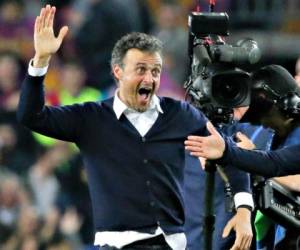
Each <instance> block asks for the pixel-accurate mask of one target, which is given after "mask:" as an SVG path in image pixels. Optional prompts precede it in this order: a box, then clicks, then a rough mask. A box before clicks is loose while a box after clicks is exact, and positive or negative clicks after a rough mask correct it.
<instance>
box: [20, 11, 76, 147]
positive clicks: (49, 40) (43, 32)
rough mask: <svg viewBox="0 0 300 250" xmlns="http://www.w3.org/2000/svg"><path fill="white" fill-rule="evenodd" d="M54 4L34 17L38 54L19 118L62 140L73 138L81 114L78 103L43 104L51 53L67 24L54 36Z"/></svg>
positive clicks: (23, 91) (24, 87) (27, 80)
mask: <svg viewBox="0 0 300 250" xmlns="http://www.w3.org/2000/svg"><path fill="white" fill-rule="evenodd" d="M55 11H56V9H55V7H51V6H50V5H47V6H46V7H45V8H42V9H41V12H40V15H39V16H38V17H37V18H36V20H35V26H34V48H35V56H34V59H33V60H31V62H30V66H29V70H28V71H29V72H28V73H29V74H28V75H27V76H26V77H25V80H24V81H23V84H22V88H21V96H20V101H19V107H18V111H17V119H18V121H19V122H20V123H22V124H23V125H25V126H27V127H29V128H30V129H32V130H34V131H36V132H39V133H42V134H44V135H48V136H51V137H54V138H57V139H60V140H67V141H74V138H75V136H76V134H77V128H78V127H79V124H80V120H81V119H80V117H78V115H77V112H78V111H79V110H80V106H79V105H74V106H72V107H71V106H66V107H47V106H44V88H43V80H44V75H45V74H46V72H47V67H48V64H49V61H50V58H51V55H53V54H54V53H56V51H57V50H58V49H59V47H60V45H61V43H62V41H63V38H64V36H65V35H66V33H67V31H68V28H67V27H63V28H62V29H61V30H60V32H59V35H58V37H55V36H54V32H53V21H54V15H55Z"/></svg>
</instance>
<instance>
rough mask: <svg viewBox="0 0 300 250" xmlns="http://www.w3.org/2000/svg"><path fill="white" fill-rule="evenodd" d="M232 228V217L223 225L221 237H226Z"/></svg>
mask: <svg viewBox="0 0 300 250" xmlns="http://www.w3.org/2000/svg"><path fill="white" fill-rule="evenodd" d="M232 228H233V223H232V219H231V220H230V221H228V223H227V224H226V226H225V228H224V230H223V234H222V237H223V238H226V237H227V236H228V235H229V233H230V232H231V230H232Z"/></svg>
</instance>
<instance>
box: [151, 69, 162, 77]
mask: <svg viewBox="0 0 300 250" xmlns="http://www.w3.org/2000/svg"><path fill="white" fill-rule="evenodd" d="M159 74H160V69H158V68H157V69H153V70H152V75H153V76H154V77H157V76H159Z"/></svg>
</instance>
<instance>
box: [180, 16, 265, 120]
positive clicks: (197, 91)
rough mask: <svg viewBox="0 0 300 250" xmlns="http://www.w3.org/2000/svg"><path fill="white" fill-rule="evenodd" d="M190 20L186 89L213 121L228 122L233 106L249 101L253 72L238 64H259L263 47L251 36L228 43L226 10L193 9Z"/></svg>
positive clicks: (193, 100) (194, 102) (243, 104)
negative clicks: (196, 10)
mask: <svg viewBox="0 0 300 250" xmlns="http://www.w3.org/2000/svg"><path fill="white" fill-rule="evenodd" d="M188 23H189V50H188V54H189V58H190V67H189V70H190V76H189V79H188V81H187V82H186V83H185V86H184V87H185V89H186V92H187V94H188V96H189V97H190V99H191V103H192V104H193V105H194V106H196V107H197V108H199V109H201V110H202V111H203V112H204V114H205V115H206V116H207V117H208V118H209V119H210V120H211V121H212V122H213V123H216V124H219V123H229V122H230V121H231V120H232V119H233V108H236V107H243V106H248V105H249V103H250V74H249V73H248V72H246V71H244V70H242V69H241V68H238V67H237V66H242V65H245V64H255V63H257V62H258V61H259V59H260V56H261V53H260V50H259V48H258V46H257V43H256V42H255V41H254V40H252V39H250V38H247V39H243V40H240V41H238V42H237V44H236V45H235V46H232V45H229V44H226V42H225V40H224V36H228V35H229V31H228V26H229V18H228V15H227V14H226V13H223V12H222V13H215V12H191V13H190V15H189V21H188Z"/></svg>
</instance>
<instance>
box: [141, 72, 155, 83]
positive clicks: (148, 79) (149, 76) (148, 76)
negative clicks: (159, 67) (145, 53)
mask: <svg viewBox="0 0 300 250" xmlns="http://www.w3.org/2000/svg"><path fill="white" fill-rule="evenodd" d="M143 82H145V83H153V76H152V73H151V71H150V70H147V71H146V73H145V75H144V79H143Z"/></svg>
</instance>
